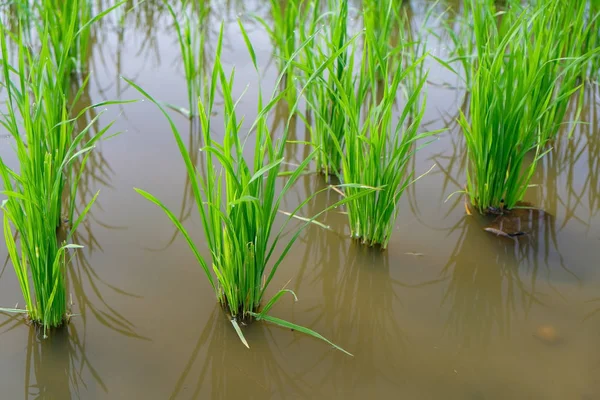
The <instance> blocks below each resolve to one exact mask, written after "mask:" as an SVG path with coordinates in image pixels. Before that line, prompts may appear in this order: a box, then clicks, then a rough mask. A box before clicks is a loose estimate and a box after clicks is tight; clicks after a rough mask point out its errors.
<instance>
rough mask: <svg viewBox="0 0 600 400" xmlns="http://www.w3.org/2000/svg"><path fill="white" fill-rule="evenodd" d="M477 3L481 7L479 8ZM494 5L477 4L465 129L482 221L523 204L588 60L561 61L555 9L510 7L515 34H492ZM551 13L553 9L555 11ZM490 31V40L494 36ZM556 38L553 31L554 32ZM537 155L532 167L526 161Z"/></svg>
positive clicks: (471, 192) (473, 194) (470, 187)
mask: <svg viewBox="0 0 600 400" xmlns="http://www.w3.org/2000/svg"><path fill="white" fill-rule="evenodd" d="M475 3H477V4H475ZM492 3H493V2H491V1H490V2H489V4H487V5H486V7H479V6H477V5H479V2H477V1H475V0H471V3H470V4H471V8H472V10H473V24H474V29H475V40H476V47H477V51H478V56H477V62H476V63H474V64H473V67H472V68H473V70H472V73H471V74H472V76H473V85H472V89H471V96H470V98H469V113H468V116H467V115H465V114H464V113H462V112H461V115H460V117H459V123H460V125H461V127H462V129H463V132H464V134H465V137H466V143H467V152H468V160H469V161H468V171H467V188H466V192H467V194H468V196H469V198H470V201H471V203H472V205H473V206H474V207H475V208H476V209H478V210H479V211H480V212H482V213H487V212H494V213H497V212H502V211H503V210H504V209H511V208H513V207H514V206H515V205H516V204H517V202H518V201H520V200H521V199H522V198H523V196H524V194H525V191H526V189H527V187H528V185H529V181H530V179H531V177H532V174H533V171H534V169H535V166H536V162H537V161H538V160H539V158H540V157H542V156H543V155H544V154H545V152H544V150H543V149H542V147H543V146H544V145H545V144H546V143H547V141H548V140H549V139H550V138H552V137H553V136H554V135H555V134H556V132H557V130H558V128H559V126H560V123H561V122H562V118H563V116H564V113H565V111H566V106H567V103H568V101H569V98H570V97H571V95H572V94H573V93H574V92H576V91H577V90H578V89H579V87H578V86H577V85H576V84H575V80H576V78H577V76H578V74H579V72H581V66H582V65H583V63H584V62H585V58H584V57H578V58H575V57H573V58H569V59H563V58H557V52H558V51H559V50H557V47H560V46H562V43H560V42H558V43H557V42H556V40H555V41H554V42H553V41H552V40H551V39H556V37H555V34H554V33H551V32H548V30H549V29H548V26H550V27H556V26H555V25H553V24H552V19H553V18H554V17H553V14H552V13H548V11H549V10H551V9H552V8H551V7H550V6H548V5H545V6H539V7H538V8H524V9H518V8H517V7H511V8H510V9H509V10H507V11H506V12H505V13H504V14H503V15H502V18H503V20H504V22H503V23H505V24H506V26H509V27H510V28H509V29H507V30H506V31H505V32H498V31H497V30H494V28H493V27H494V26H495V19H496V18H497V15H496V13H495V8H494V5H493V4H492ZM547 7H550V8H549V9H548V8H547ZM490 27H492V30H491V32H490V31H489V29H490ZM550 30H552V29H550ZM530 152H533V161H531V162H529V163H527V162H526V161H525V160H526V156H527V154H529V153H530Z"/></svg>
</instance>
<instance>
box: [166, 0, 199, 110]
mask: <svg viewBox="0 0 600 400" xmlns="http://www.w3.org/2000/svg"><path fill="white" fill-rule="evenodd" d="M165 4H166V6H167V8H168V10H169V13H170V14H171V16H172V17H173V24H174V26H175V31H176V32H177V39H178V41H179V47H180V50H181V59H182V61H183V68H184V72H185V79H186V82H187V92H188V93H187V96H188V107H189V109H188V110H186V111H187V115H188V116H189V117H192V116H193V113H194V109H195V108H196V103H197V101H198V97H199V96H200V94H201V90H202V88H203V86H204V82H203V80H204V76H205V74H204V45H205V40H206V28H207V26H208V25H207V18H208V10H209V9H208V7H209V5H208V3H207V2H205V1H199V2H188V1H184V2H183V5H182V13H183V23H182V24H180V23H179V20H180V19H181V18H180V17H179V16H178V15H177V13H176V12H175V10H174V9H173V7H172V6H171V5H170V4H168V3H167V2H166V1H165ZM190 13H195V14H196V15H190ZM180 111H181V110H180Z"/></svg>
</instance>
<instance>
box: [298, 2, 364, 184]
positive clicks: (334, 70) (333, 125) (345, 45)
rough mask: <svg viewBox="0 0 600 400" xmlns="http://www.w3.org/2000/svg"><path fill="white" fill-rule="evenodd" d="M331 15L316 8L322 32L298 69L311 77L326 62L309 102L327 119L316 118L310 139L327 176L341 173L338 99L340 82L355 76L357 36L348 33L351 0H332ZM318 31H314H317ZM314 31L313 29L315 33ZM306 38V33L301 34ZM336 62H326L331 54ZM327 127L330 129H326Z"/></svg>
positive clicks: (310, 89)
mask: <svg viewBox="0 0 600 400" xmlns="http://www.w3.org/2000/svg"><path fill="white" fill-rule="evenodd" d="M329 7H330V9H331V10H336V11H335V12H332V13H330V14H325V15H319V14H318V13H317V11H316V10H315V13H314V14H313V18H312V20H313V23H312V24H311V26H313V27H315V26H318V25H321V24H323V30H322V31H321V32H322V33H321V34H320V35H319V36H317V37H315V36H314V34H313V35H312V36H311V37H313V39H312V40H311V41H310V45H309V46H307V48H306V51H305V52H304V57H303V58H302V59H301V61H300V63H299V64H300V65H296V69H297V70H298V71H299V72H300V71H302V73H303V75H304V76H309V77H310V76H311V75H312V72H313V71H316V70H317V69H318V67H319V65H323V64H326V65H327V69H326V73H324V74H323V76H320V77H319V78H318V80H317V81H315V82H314V83H313V84H310V85H305V86H306V93H305V97H306V101H307V102H309V103H312V104H313V106H314V107H317V109H315V110H313V111H314V112H315V113H316V114H318V115H320V116H323V118H315V119H314V126H313V127H312V129H311V137H310V142H311V144H312V146H313V147H314V148H315V149H319V151H318V153H317V155H316V158H315V163H316V168H317V171H318V172H319V173H321V174H323V175H324V176H325V177H329V176H337V175H339V173H340V171H341V164H342V153H341V152H340V149H343V147H344V131H345V128H346V127H345V126H344V124H345V120H344V111H343V110H342V109H340V108H339V106H338V102H337V101H335V97H336V94H335V90H336V88H335V86H336V81H344V80H346V79H348V78H349V79H351V76H352V70H351V69H352V68H353V66H352V65H350V64H349V63H348V56H349V54H348V53H349V52H351V51H352V50H351V49H350V44H351V43H352V42H353V41H354V38H352V39H351V38H350V37H349V35H348V1H347V0H340V1H338V2H337V4H336V1H335V0H330V1H329ZM313 31H314V30H313ZM313 31H309V33H312V32H313ZM301 37H302V39H305V36H301ZM332 55H333V56H334V57H335V60H334V62H332V63H325V60H327V59H328V58H330V57H331V56H332ZM326 126H327V128H328V129H327V128H326ZM336 143H337V144H338V145H336Z"/></svg>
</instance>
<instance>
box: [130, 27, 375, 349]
mask: <svg viewBox="0 0 600 400" xmlns="http://www.w3.org/2000/svg"><path fill="white" fill-rule="evenodd" d="M239 26H240V29H241V31H242V34H243V38H244V40H245V42H246V45H247V47H248V51H249V53H250V56H251V58H252V62H253V65H254V68H255V69H256V71H257V73H258V65H257V62H256V57H255V53H254V49H253V47H252V45H251V43H250V40H249V38H248V36H247V34H246V32H245V30H244V28H243V26H242V24H241V22H240V23H239ZM222 41H223V25H221V30H220V35H219V40H218V44H217V50H216V55H215V63H214V67H213V71H212V75H211V80H210V87H209V91H208V93H209V94H208V96H207V99H206V104H204V103H203V102H202V101H199V102H198V112H199V116H200V124H201V130H202V135H203V143H204V147H203V148H201V149H200V151H201V152H202V155H203V159H202V161H201V166H199V167H198V170H197V169H196V167H195V166H194V164H193V162H192V159H191V157H190V154H189V152H188V149H187V148H186V146H185V143H184V141H183V139H182V135H181V134H180V132H179V131H178V129H177V127H176V126H175V124H174V123H173V121H172V119H171V118H170V116H169V115H168V113H167V112H166V111H165V109H164V108H163V107H161V106H160V104H159V103H158V102H157V101H156V100H154V99H153V98H152V97H151V96H150V95H149V94H147V93H146V92H145V91H144V90H143V89H142V88H140V87H139V86H137V85H136V84H134V83H133V82H131V81H129V80H127V82H128V83H129V84H130V85H132V86H133V87H134V88H136V89H137V90H138V91H139V92H140V93H142V94H143V95H144V96H145V97H146V98H147V99H149V100H150V101H151V102H153V103H154V104H155V105H156V106H157V107H159V108H160V110H161V111H162V113H163V114H164V115H165V117H166V118H167V120H168V121H169V124H170V126H171V130H172V133H173V135H174V137H175V140H176V142H177V146H178V148H179V150H180V153H181V156H182V158H183V160H184V162H185V165H186V169H187V173H188V176H189V177H190V180H191V187H192V191H193V194H194V199H195V203H196V206H197V209H198V213H199V214H200V218H201V223H202V227H203V230H204V235H205V241H206V245H207V247H208V249H209V250H210V257H211V261H208V262H207V261H206V260H205V259H204V258H203V257H202V256H201V255H200V251H199V249H198V246H197V245H196V244H195V243H194V242H193V241H192V239H191V237H190V235H189V233H188V232H187V230H186V229H185V227H184V226H183V225H182V223H181V222H180V221H179V219H178V218H177V216H176V215H175V214H174V213H173V212H172V211H170V210H169V209H168V208H167V207H166V206H165V205H164V204H162V203H161V202H160V200H159V199H157V198H156V197H155V196H153V195H151V194H150V193H148V192H145V191H144V190H141V189H135V190H136V191H137V192H138V193H140V194H141V195H142V196H144V197H145V198H146V199H148V200H150V201H151V202H153V203H154V204H156V205H157V206H159V207H160V208H161V209H162V210H163V211H164V212H165V214H166V215H167V216H168V217H169V219H170V220H171V221H172V222H173V224H174V225H175V226H176V227H177V229H178V230H179V231H180V233H181V234H182V236H183V237H184V238H185V240H186V242H187V243H188V245H189V246H190V249H191V250H192V252H193V253H194V255H195V256H196V259H197V260H198V263H199V264H200V266H201V267H202V269H203V270H204V272H205V274H206V277H207V279H208V281H209V283H210V285H211V287H212V288H213V289H214V291H215V294H216V296H217V299H218V301H219V303H220V304H221V305H222V306H223V308H224V309H225V310H226V312H227V313H228V314H229V316H230V319H231V323H232V324H233V326H234V328H235V330H236V332H237V334H238V335H239V337H240V339H241V340H242V342H243V343H244V344H245V345H246V346H248V343H247V342H246V340H245V338H244V335H243V333H242V330H241V325H243V324H244V323H248V322H250V321H252V320H253V319H257V320H265V321H267V322H271V323H274V324H277V325H280V326H284V327H287V328H292V329H295V330H298V331H299V332H303V333H306V334H309V335H311V336H313V337H316V338H319V339H322V340H325V341H327V342H328V343H330V344H332V343H331V342H329V341H328V340H327V339H325V338H324V337H323V336H321V335H319V334H318V333H316V332H314V331H312V330H310V329H307V328H304V327H300V326H297V325H295V324H292V323H289V322H287V321H284V320H281V319H279V318H275V317H272V316H270V315H269V314H268V313H269V311H270V309H271V308H272V307H273V305H274V304H275V303H276V302H277V301H278V300H279V299H280V298H281V297H282V296H283V295H284V294H285V293H292V294H293V295H294V297H295V294H294V293H293V292H292V291H291V290H289V289H282V290H280V291H279V292H277V294H275V296H274V297H273V298H272V299H271V300H270V301H268V302H267V303H266V304H265V305H264V306H263V307H262V309H260V306H261V303H262V300H263V298H264V297H265V293H266V291H267V289H268V287H269V284H270V283H271V281H272V279H273V277H274V275H275V273H276V272H277V270H278V267H279V266H280V265H281V263H282V261H283V260H284V259H285V257H286V255H287V254H288V252H289V250H290V249H291V247H292V246H293V244H294V242H295V241H296V239H297V238H298V236H299V235H300V233H301V231H302V229H297V230H296V231H295V233H294V234H293V235H292V237H291V239H289V240H288V241H287V243H285V242H283V232H284V229H285V227H286V226H287V225H288V223H289V222H290V221H291V220H292V218H294V216H297V214H298V211H299V210H300V209H301V208H302V207H303V206H304V205H305V204H307V203H308V202H309V201H310V200H311V199H312V197H313V196H311V197H309V198H308V199H306V200H305V201H303V202H302V203H301V204H300V205H299V206H298V207H297V208H296V209H295V210H294V211H293V212H292V213H290V215H289V216H288V217H287V218H286V220H285V222H284V223H283V225H282V226H281V228H280V229H279V231H276V228H275V222H276V217H277V215H278V213H279V209H280V204H281V201H282V199H283V197H284V196H285V195H286V193H287V192H288V191H289V190H290V188H291V187H292V186H293V185H294V183H295V182H296V181H297V180H298V178H299V177H300V176H301V175H302V173H303V172H304V170H305V168H306V166H307V165H308V164H309V163H310V161H311V159H312V158H313V157H314V154H315V153H316V151H313V153H312V154H311V155H310V156H309V157H307V158H306V159H305V160H303V162H302V163H301V165H300V166H299V167H298V168H297V169H295V170H294V171H293V172H292V173H291V174H289V175H288V176H287V177H286V181H285V184H284V186H283V188H281V189H279V188H278V187H277V181H278V177H279V176H280V174H281V172H282V171H283V165H282V162H283V159H284V158H283V155H284V152H285V145H286V139H287V135H288V132H289V126H290V122H289V121H290V119H291V118H290V119H288V122H287V124H286V127H285V128H284V132H283V135H282V136H281V137H280V138H279V139H278V140H276V141H274V140H273V139H272V137H271V134H272V133H271V132H270V131H269V128H268V124H267V117H268V114H269V112H270V111H271V110H272V108H273V107H274V106H275V105H276V104H277V102H278V101H279V100H280V99H281V98H282V97H283V96H285V93H283V92H279V93H277V92H275V93H276V94H274V95H273V96H272V97H271V98H270V99H269V101H268V103H267V104H264V103H263V97H262V93H261V92H260V88H259V95H258V109H257V117H256V119H255V120H254V123H253V124H252V126H251V128H250V129H249V130H248V132H247V133H244V132H242V123H241V120H240V118H239V116H238V115H237V111H236V107H235V106H236V103H237V101H236V100H235V99H234V98H233V94H232V90H233V86H234V75H235V74H234V72H232V73H231V75H229V76H227V75H226V73H225V70H224V68H223V65H222V64H221V51H222ZM303 46H304V45H303ZM303 46H301V47H300V48H299V49H298V50H296V54H295V55H297V54H298V53H299V51H301V48H302V47H303ZM322 69H324V66H322V67H321V68H320V69H319V70H318V71H315V74H317V73H319V72H320V70H322ZM282 79H283V77H282V75H280V76H279V79H278V82H277V83H278V84H279V83H280V82H281V80H282ZM276 86H277V85H276ZM217 87H219V89H220V90H221V92H222V96H223V103H224V104H223V107H224V110H223V113H222V115H223V127H224V132H223V139H222V141H221V142H219V141H217V140H216V139H215V137H213V135H212V131H213V129H214V126H213V124H212V122H211V119H210V116H211V115H212V114H213V108H214V102H215V92H216V90H217ZM295 107H297V105H294V107H293V108H292V110H294V109H295ZM291 114H293V112H292V113H291ZM251 135H252V136H251ZM250 137H253V138H254V145H253V147H254V156H253V160H250V161H248V160H246V159H245V157H244V154H243V152H244V149H245V148H246V144H247V143H248V141H249V140H250ZM219 167H220V168H219ZM219 169H220V171H219ZM368 192H369V190H364V191H363V192H359V193H358V194H356V195H355V196H352V197H351V198H349V199H348V200H352V199H353V198H355V197H360V196H362V195H364V194H365V193H368ZM345 201H346V200H344V201H342V202H338V203H336V204H335V205H333V206H332V207H335V206H339V205H340V204H343V202H345ZM325 211H326V210H324V211H323V212H325ZM320 214H321V213H319V214H317V216H318V215H320ZM315 218H316V216H315ZM313 220H314V219H313V218H311V219H305V222H303V224H302V225H301V228H304V227H306V226H307V225H309V224H311V222H312V221H313ZM278 246H283V250H282V251H281V253H280V254H279V255H278V256H277V255H276V249H277V248H278ZM268 267H270V271H268V269H267V268H268ZM213 273H214V276H213ZM332 345H333V344H332ZM333 346H334V347H336V348H337V349H339V350H342V349H341V348H339V347H338V346H335V345H333ZM342 351H344V350H342Z"/></svg>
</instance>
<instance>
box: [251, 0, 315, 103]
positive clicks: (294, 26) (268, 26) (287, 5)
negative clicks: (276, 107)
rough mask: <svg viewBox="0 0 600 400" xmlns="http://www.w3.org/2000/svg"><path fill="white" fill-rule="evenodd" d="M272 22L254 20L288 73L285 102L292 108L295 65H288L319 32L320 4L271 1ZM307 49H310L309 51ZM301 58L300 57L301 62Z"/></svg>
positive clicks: (311, 1)
mask: <svg viewBox="0 0 600 400" xmlns="http://www.w3.org/2000/svg"><path fill="white" fill-rule="evenodd" d="M270 6H271V21H266V20H265V19H264V18H261V17H260V16H258V15H255V16H254V18H255V19H256V20H257V21H258V22H259V23H260V24H261V25H262V26H263V28H264V29H265V31H266V32H267V33H268V34H269V36H270V38H271V41H272V42H273V47H274V49H275V57H276V59H277V64H278V68H279V70H280V71H283V70H284V69H285V79H284V87H283V89H284V90H285V91H286V101H287V103H288V105H289V106H292V105H293V104H294V102H295V100H296V97H297V90H296V82H295V78H296V73H295V70H294V63H289V61H290V60H292V56H293V55H294V53H295V52H296V49H298V48H299V46H300V44H301V43H302V42H303V41H304V40H303V39H305V38H306V37H308V36H311V35H312V34H314V32H315V31H316V30H317V25H316V23H317V18H316V17H318V16H319V15H320V12H321V6H322V1H321V0H307V1H305V0H291V1H281V0H270ZM307 49H308V48H307ZM301 57H302V55H300V57H298V58H301Z"/></svg>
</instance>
